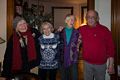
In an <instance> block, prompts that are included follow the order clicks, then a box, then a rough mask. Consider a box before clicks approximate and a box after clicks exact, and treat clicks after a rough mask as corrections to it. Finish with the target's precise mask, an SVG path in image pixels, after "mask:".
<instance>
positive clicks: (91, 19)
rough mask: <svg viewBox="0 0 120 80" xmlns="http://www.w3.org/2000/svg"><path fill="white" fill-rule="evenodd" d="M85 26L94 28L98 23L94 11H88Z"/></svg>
mask: <svg viewBox="0 0 120 80" xmlns="http://www.w3.org/2000/svg"><path fill="white" fill-rule="evenodd" d="M86 20H87V24H88V25H89V26H91V27H94V26H95V25H96V23H97V21H98V16H97V15H96V13H95V12H94V11H89V12H88V13H87V15H86Z"/></svg>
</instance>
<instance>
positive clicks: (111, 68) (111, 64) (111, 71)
mask: <svg viewBox="0 0 120 80" xmlns="http://www.w3.org/2000/svg"><path fill="white" fill-rule="evenodd" d="M107 71H108V73H109V74H114V73H115V71H114V58H113V57H109V58H108V68H107Z"/></svg>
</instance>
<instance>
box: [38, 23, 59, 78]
mask: <svg viewBox="0 0 120 80" xmlns="http://www.w3.org/2000/svg"><path fill="white" fill-rule="evenodd" d="M40 31H41V33H43V34H42V35H41V36H40V37H39V44H40V53H41V59H40V65H39V72H38V73H39V76H40V78H41V80H47V77H48V75H49V80H56V73H57V69H58V66H59V61H60V60H59V59H60V51H59V50H60V45H61V44H60V38H59V35H58V34H55V33H53V26H52V24H50V23H49V22H44V23H43V24H42V26H41V30H40Z"/></svg>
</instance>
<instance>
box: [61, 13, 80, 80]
mask: <svg viewBox="0 0 120 80" xmlns="http://www.w3.org/2000/svg"><path fill="white" fill-rule="evenodd" d="M74 22H75V17H74V16H73V15H71V14H68V15H67V16H66V18H65V28H64V29H63V30H62V31H61V33H60V36H61V38H62V39H63V41H64V42H63V43H64V54H63V56H64V57H63V65H62V68H61V69H62V70H61V71H62V74H61V75H62V80H71V79H72V80H78V77H77V75H78V74H77V73H78V70H77V60H78V51H77V43H78V37H79V32H78V30H76V29H74Z"/></svg>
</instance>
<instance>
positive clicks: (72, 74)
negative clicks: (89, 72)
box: [60, 64, 78, 80]
mask: <svg viewBox="0 0 120 80" xmlns="http://www.w3.org/2000/svg"><path fill="white" fill-rule="evenodd" d="M60 71H61V80H78V67H77V64H72V65H71V66H69V67H67V68H64V67H61V70H60Z"/></svg>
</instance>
